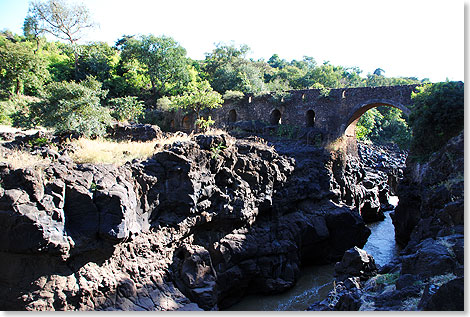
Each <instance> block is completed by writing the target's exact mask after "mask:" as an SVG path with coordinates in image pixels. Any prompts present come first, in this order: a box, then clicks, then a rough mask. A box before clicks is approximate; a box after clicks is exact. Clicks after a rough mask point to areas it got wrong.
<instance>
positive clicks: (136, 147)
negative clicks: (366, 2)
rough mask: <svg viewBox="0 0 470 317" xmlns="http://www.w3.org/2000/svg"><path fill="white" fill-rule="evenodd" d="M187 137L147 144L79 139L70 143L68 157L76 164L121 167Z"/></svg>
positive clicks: (172, 137) (143, 158) (164, 139)
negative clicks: (72, 150)
mask: <svg viewBox="0 0 470 317" xmlns="http://www.w3.org/2000/svg"><path fill="white" fill-rule="evenodd" d="M189 139H190V137H189V136H186V135H184V136H179V135H178V136H171V137H167V138H162V139H159V140H154V141H148V142H136V141H122V142H116V141H110V140H105V139H96V140H90V139H86V138H80V139H78V140H74V141H72V142H71V144H72V146H73V147H74V148H75V149H76V150H75V151H74V153H72V154H70V157H71V158H72V159H73V160H74V162H76V163H107V164H114V165H123V164H124V163H126V162H128V161H132V160H134V159H140V160H145V159H147V158H149V157H151V156H152V155H153V154H155V153H156V152H159V151H162V150H163V148H164V146H165V145H166V144H173V143H174V142H176V141H188V140H189Z"/></svg>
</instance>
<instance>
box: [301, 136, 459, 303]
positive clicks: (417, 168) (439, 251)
mask: <svg viewBox="0 0 470 317" xmlns="http://www.w3.org/2000/svg"><path fill="white" fill-rule="evenodd" d="M463 172H464V133H463V131H462V132H461V133H460V134H459V135H458V136H456V137H454V138H452V139H451V140H449V142H448V143H447V144H446V145H445V146H444V147H443V148H442V149H441V150H439V151H438V152H436V153H434V154H432V155H431V157H430V158H429V160H428V161H426V162H425V163H421V162H419V161H417V160H409V161H408V162H407V167H406V169H405V171H404V178H403V180H402V181H401V182H400V184H399V186H398V188H397V189H398V192H397V193H398V195H399V197H400V202H399V204H398V206H397V208H396V210H395V212H394V213H393V214H392V219H393V224H394V226H395V238H396V241H397V242H398V243H399V244H400V245H401V246H402V247H403V248H402V250H401V252H400V254H399V256H398V257H397V258H396V259H395V260H393V261H392V262H390V263H388V264H386V265H384V266H383V267H379V266H376V265H375V262H374V259H373V257H371V256H370V255H369V254H367V252H365V251H364V250H361V249H359V248H357V247H355V248H352V249H350V250H348V251H346V252H345V254H344V256H343V258H342V260H341V262H338V263H337V264H336V267H335V274H336V278H335V286H334V289H333V290H332V291H331V292H330V293H329V295H328V298H327V299H325V300H323V301H320V302H317V303H314V304H312V305H311V306H310V307H309V310H428V311H436V310H447V311H463V310H464V177H463Z"/></svg>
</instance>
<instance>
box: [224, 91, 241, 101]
mask: <svg viewBox="0 0 470 317" xmlns="http://www.w3.org/2000/svg"><path fill="white" fill-rule="evenodd" d="M244 97H245V94H244V93H243V92H241V91H238V90H227V91H226V92H225V93H224V95H223V97H222V98H223V99H224V100H230V101H239V100H242V99H243V98H244Z"/></svg>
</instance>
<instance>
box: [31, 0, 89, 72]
mask: <svg viewBox="0 0 470 317" xmlns="http://www.w3.org/2000/svg"><path fill="white" fill-rule="evenodd" d="M25 25H26V29H27V30H28V31H30V30H32V29H34V32H35V33H36V34H37V35H39V34H41V33H43V32H47V33H50V34H52V35H53V36H55V37H57V38H59V39H61V40H65V41H68V42H69V43H70V44H71V45H72V46H73V47H74V48H75V52H74V53H75V71H76V76H77V77H78V48H77V47H76V45H75V44H76V43H77V41H78V40H80V39H81V38H82V37H83V35H84V34H83V32H84V30H86V29H89V28H92V27H94V25H95V24H94V22H93V21H92V20H91V16H90V11H89V10H88V8H87V7H85V6H84V5H83V4H72V5H70V6H69V5H67V3H66V2H65V1H64V0H48V1H47V2H39V1H33V2H31V3H30V8H29V15H28V16H27V17H26V20H25Z"/></svg>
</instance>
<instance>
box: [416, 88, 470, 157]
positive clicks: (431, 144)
mask: <svg viewBox="0 0 470 317" xmlns="http://www.w3.org/2000/svg"><path fill="white" fill-rule="evenodd" d="M412 99H413V107H412V113H411V115H410V118H409V122H410V126H411V128H412V130H413V140H412V143H411V149H412V152H413V154H414V155H415V156H418V157H427V156H429V155H430V154H431V153H433V152H435V151H437V150H439V149H440V148H441V147H442V146H443V145H444V144H445V143H446V142H447V141H448V140H449V139H451V138H452V137H454V136H456V135H457V134H459V133H460V131H462V129H463V128H464V84H463V83H462V82H441V83H436V84H429V85H424V86H422V87H420V88H419V89H418V92H417V93H415V94H413V95H412Z"/></svg>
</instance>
